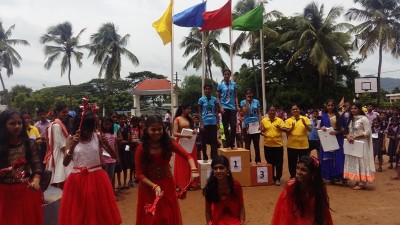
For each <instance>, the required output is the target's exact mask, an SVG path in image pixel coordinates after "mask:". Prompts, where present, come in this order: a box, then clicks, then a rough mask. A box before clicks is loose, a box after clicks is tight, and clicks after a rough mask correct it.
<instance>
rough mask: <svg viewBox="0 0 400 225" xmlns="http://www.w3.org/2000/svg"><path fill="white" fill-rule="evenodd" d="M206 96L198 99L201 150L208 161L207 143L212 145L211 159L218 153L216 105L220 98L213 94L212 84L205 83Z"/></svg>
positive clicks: (204, 158)
mask: <svg viewBox="0 0 400 225" xmlns="http://www.w3.org/2000/svg"><path fill="white" fill-rule="evenodd" d="M203 90H204V96H202V97H201V98H200V99H199V101H198V107H199V112H200V113H201V116H199V119H200V135H201V139H202V141H203V142H202V147H201V151H202V152H203V160H204V161H207V160H208V156H207V144H210V147H211V159H214V158H215V157H216V156H217V155H218V152H217V148H218V141H217V130H218V128H217V113H216V106H217V105H218V100H217V98H216V97H214V96H211V92H212V85H211V84H205V85H204V87H203Z"/></svg>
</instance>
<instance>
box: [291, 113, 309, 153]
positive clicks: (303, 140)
mask: <svg viewBox="0 0 400 225" xmlns="http://www.w3.org/2000/svg"><path fill="white" fill-rule="evenodd" d="M302 119H304V121H305V123H306V124H308V125H311V122H310V119H308V118H307V117H305V116H300V117H299V119H298V120H297V121H296V119H295V118H294V117H293V116H292V117H290V118H289V119H287V120H286V128H287V129H291V128H292V125H293V124H294V129H293V130H292V132H291V133H288V141H287V147H288V148H295V149H308V131H307V128H306V127H305V126H304V124H303V121H302Z"/></svg>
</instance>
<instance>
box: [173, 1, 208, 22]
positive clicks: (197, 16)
mask: <svg viewBox="0 0 400 225" xmlns="http://www.w3.org/2000/svg"><path fill="white" fill-rule="evenodd" d="M205 11H206V2H202V3H200V4H198V5H195V6H192V7H190V8H188V9H186V10H184V11H182V12H180V13H177V14H175V15H174V16H173V17H172V20H173V23H174V24H175V25H177V26H180V27H201V26H203V16H202V14H203V12H205Z"/></svg>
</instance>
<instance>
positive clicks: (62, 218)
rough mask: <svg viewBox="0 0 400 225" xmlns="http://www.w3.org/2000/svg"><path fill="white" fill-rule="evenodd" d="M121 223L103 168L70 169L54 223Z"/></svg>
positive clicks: (112, 224) (101, 224) (98, 224)
mask: <svg viewBox="0 0 400 225" xmlns="http://www.w3.org/2000/svg"><path fill="white" fill-rule="evenodd" d="M121 223H122V219H121V215H120V214H119V210H118V206H117V203H116V201H115V196H114V192H113V189H112V187H111V183H110V179H109V178H108V176H107V174H106V172H104V170H102V169H98V170H96V171H93V172H88V171H86V172H85V171H84V172H80V173H71V174H70V175H69V176H68V178H67V181H66V182H65V186H64V190H63V195H62V199H61V206H60V214H59V219H58V225H83V224H84V225H119V224H121Z"/></svg>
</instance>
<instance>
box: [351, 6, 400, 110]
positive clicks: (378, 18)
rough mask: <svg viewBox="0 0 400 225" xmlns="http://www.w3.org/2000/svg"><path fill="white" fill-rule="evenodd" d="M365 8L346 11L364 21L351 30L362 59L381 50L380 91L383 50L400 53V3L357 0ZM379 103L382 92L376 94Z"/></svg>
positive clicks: (397, 54)
mask: <svg viewBox="0 0 400 225" xmlns="http://www.w3.org/2000/svg"><path fill="white" fill-rule="evenodd" d="M354 3H359V4H360V5H361V7H362V9H357V8H351V9H349V11H348V12H347V13H346V16H347V18H348V19H349V20H358V21H362V23H360V24H359V25H357V26H355V27H354V28H353V29H351V32H352V33H355V34H356V37H355V40H354V42H353V44H354V46H355V47H356V48H357V49H359V53H360V54H361V56H362V58H363V59H365V58H367V56H368V55H369V54H372V53H374V51H375V50H376V49H378V57H379V58H378V82H377V84H378V85H377V86H378V90H380V89H381V81H380V79H381V70H382V54H383V51H385V52H390V53H391V54H392V55H393V56H394V57H396V58H398V57H399V56H400V51H399V47H400V46H399V39H400V22H399V19H400V5H399V1H398V0H380V1H377V0H354ZM377 97H378V99H377V103H378V106H379V104H380V99H381V98H380V95H378V96H377Z"/></svg>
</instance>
